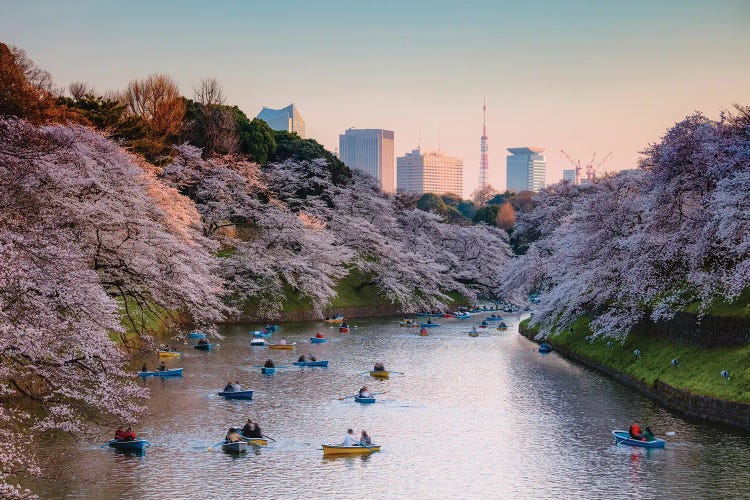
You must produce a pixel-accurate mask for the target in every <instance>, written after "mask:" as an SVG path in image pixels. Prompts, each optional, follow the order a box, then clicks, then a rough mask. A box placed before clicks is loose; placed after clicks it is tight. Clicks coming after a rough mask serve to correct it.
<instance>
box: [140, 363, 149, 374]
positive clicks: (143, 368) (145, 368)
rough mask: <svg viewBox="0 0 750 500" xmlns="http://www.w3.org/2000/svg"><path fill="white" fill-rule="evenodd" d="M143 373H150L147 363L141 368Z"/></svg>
mask: <svg viewBox="0 0 750 500" xmlns="http://www.w3.org/2000/svg"><path fill="white" fill-rule="evenodd" d="M141 371H142V372H147V371H148V365H147V364H146V363H143V366H142V367H141Z"/></svg>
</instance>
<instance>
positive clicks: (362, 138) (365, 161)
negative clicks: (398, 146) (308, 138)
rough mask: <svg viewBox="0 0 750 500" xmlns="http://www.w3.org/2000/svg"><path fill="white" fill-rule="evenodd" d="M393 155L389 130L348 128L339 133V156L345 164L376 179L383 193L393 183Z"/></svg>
mask: <svg viewBox="0 0 750 500" xmlns="http://www.w3.org/2000/svg"><path fill="white" fill-rule="evenodd" d="M393 157H394V150H393V131H392V130H381V129H379V128H364V129H354V128H350V129H348V130H347V131H346V132H344V133H343V134H342V135H339V159H340V160H341V161H343V162H344V164H345V165H346V166H347V167H349V168H351V169H353V170H360V171H362V172H365V173H366V174H369V175H371V176H372V177H374V178H376V179H378V180H379V181H380V187H381V188H382V189H383V191H385V192H387V193H392V192H394V191H395V187H396V184H395V183H396V179H395V174H396V172H395V169H394V166H393V163H394V161H393Z"/></svg>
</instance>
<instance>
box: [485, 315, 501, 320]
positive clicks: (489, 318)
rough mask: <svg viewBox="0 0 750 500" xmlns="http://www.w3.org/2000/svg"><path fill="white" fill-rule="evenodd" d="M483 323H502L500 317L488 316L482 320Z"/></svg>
mask: <svg viewBox="0 0 750 500" xmlns="http://www.w3.org/2000/svg"><path fill="white" fill-rule="evenodd" d="M484 320H485V321H502V320H503V318H501V317H500V316H489V317H487V318H484Z"/></svg>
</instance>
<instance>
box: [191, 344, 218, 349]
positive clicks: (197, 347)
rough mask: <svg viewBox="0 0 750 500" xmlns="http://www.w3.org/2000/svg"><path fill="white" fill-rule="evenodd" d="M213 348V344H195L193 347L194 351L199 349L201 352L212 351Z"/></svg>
mask: <svg viewBox="0 0 750 500" xmlns="http://www.w3.org/2000/svg"><path fill="white" fill-rule="evenodd" d="M211 346H213V344H211V343H208V344H195V345H194V346H193V348H194V349H198V350H199V351H210V350H211Z"/></svg>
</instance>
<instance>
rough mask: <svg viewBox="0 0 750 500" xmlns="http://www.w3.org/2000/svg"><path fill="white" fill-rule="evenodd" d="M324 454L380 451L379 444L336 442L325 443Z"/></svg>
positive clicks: (353, 453)
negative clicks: (351, 444)
mask: <svg viewBox="0 0 750 500" xmlns="http://www.w3.org/2000/svg"><path fill="white" fill-rule="evenodd" d="M322 446H323V456H326V455H362V454H365V453H372V452H374V451H380V445H379V444H373V445H370V446H339V445H336V444H324V445H322Z"/></svg>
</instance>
